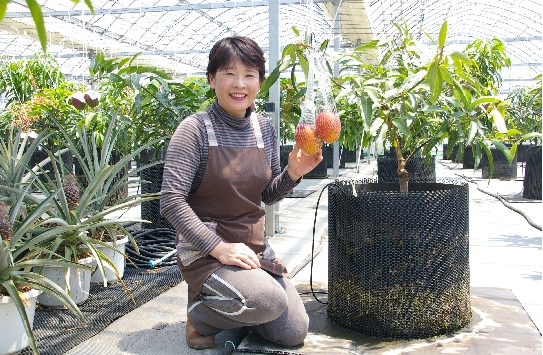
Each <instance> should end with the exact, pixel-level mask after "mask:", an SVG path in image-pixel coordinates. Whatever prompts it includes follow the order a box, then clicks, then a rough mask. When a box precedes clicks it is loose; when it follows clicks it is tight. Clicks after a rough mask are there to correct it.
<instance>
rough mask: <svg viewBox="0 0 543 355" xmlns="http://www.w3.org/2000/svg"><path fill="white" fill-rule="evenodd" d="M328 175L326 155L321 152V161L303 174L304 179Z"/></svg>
mask: <svg viewBox="0 0 543 355" xmlns="http://www.w3.org/2000/svg"><path fill="white" fill-rule="evenodd" d="M326 177H328V160H327V157H326V155H324V154H323V159H322V161H321V162H320V163H319V164H318V165H317V166H316V167H315V168H314V169H313V170H311V171H310V172H309V173H307V174H305V175H304V178H306V179H321V178H326Z"/></svg>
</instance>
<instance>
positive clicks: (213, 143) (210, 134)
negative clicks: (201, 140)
mask: <svg viewBox="0 0 543 355" xmlns="http://www.w3.org/2000/svg"><path fill="white" fill-rule="evenodd" d="M198 114H199V115H201V117H202V119H203V120H204V124H205V127H206V132H207V140H208V141H209V146H210V147H218V146H219V143H218V142H217V137H216V136H215V130H214V129H213V124H212V123H211V119H210V118H209V114H208V113H207V111H201V112H198ZM251 122H252V124H253V130H254V132H255V138H256V145H257V147H258V148H260V149H263V148H264V138H262V131H261V130H260V124H259V123H258V118H257V117H256V113H254V112H252V113H251Z"/></svg>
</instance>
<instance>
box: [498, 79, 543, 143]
mask: <svg viewBox="0 0 543 355" xmlns="http://www.w3.org/2000/svg"><path fill="white" fill-rule="evenodd" d="M535 79H536V84H535V85H534V86H532V87H525V86H517V87H514V88H512V89H511V91H510V92H509V94H508V95H507V98H506V100H505V103H506V112H507V118H508V123H510V124H511V126H512V127H514V128H516V129H518V130H519V131H521V132H523V133H530V132H539V133H541V128H542V126H541V97H542V93H541V87H542V86H541V74H539V75H538V76H537V77H536V78H535ZM526 140H531V141H532V142H533V143H534V144H538V143H540V142H541V139H540V138H539V137H538V136H537V135H532V136H529V137H527V138H526Z"/></svg>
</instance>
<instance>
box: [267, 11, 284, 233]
mask: <svg viewBox="0 0 543 355" xmlns="http://www.w3.org/2000/svg"><path fill="white" fill-rule="evenodd" d="M268 11H269V17H268V18H269V32H270V47H269V52H268V54H269V72H271V71H272V70H273V69H275V67H276V66H277V62H278V61H279V58H280V53H279V48H280V43H279V41H280V36H279V33H280V32H279V2H278V1H270V4H269V7H268ZM279 84H280V81H279V80H277V82H276V83H275V84H273V85H272V86H271V87H270V91H269V92H270V97H269V103H271V104H273V106H274V112H270V113H269V114H270V116H269V117H270V118H271V119H272V122H273V126H274V128H275V132H277V156H279V146H280V144H281V139H280V132H279V112H280V106H279V102H280V101H279V100H280V86H279ZM270 108H271V106H270ZM265 209H266V217H265V233H266V236H269V237H273V236H274V235H275V233H279V232H280V228H279V213H278V212H279V203H275V204H273V205H271V206H268V205H266V207H265Z"/></svg>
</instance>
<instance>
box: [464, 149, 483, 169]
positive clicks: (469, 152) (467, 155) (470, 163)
mask: <svg viewBox="0 0 543 355" xmlns="http://www.w3.org/2000/svg"><path fill="white" fill-rule="evenodd" d="M462 169H475V157H474V156H473V148H471V145H468V146H467V147H466V148H465V150H464V156H463V157H462ZM477 169H481V164H480V162H479V165H478V166H477Z"/></svg>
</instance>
